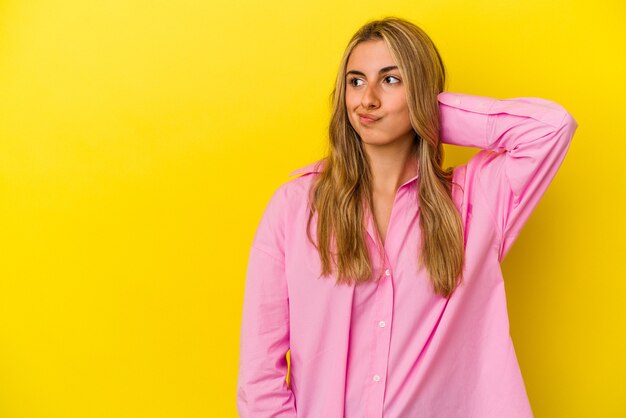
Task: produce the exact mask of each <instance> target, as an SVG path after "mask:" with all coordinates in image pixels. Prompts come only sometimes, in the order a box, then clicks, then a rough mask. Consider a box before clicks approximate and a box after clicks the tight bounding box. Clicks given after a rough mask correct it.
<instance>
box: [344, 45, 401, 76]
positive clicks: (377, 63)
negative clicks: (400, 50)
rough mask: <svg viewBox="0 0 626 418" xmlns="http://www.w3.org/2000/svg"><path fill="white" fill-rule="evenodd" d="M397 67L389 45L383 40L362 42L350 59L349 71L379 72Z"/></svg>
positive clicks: (354, 49)
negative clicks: (388, 67) (390, 67)
mask: <svg viewBox="0 0 626 418" xmlns="http://www.w3.org/2000/svg"><path fill="white" fill-rule="evenodd" d="M390 65H396V62H395V61H394V60H393V58H392V57H391V53H390V52H389V48H388V47H387V44H386V43H385V41H383V40H382V39H376V40H369V41H364V42H360V43H359V44H357V46H355V47H354V48H353V49H352V52H350V56H349V57H348V63H347V71H350V70H360V71H372V72H375V71H378V70H379V69H380V68H382V67H386V66H390Z"/></svg>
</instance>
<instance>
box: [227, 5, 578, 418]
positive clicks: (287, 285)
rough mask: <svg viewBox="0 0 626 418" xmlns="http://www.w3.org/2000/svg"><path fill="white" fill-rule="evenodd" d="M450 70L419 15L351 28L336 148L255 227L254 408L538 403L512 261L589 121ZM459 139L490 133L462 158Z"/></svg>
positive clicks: (324, 410)
mask: <svg viewBox="0 0 626 418" xmlns="http://www.w3.org/2000/svg"><path fill="white" fill-rule="evenodd" d="M444 84H445V70H444V65H443V62H442V60H441V57H440V56H439V53H438V51H437V48H436V47H435V45H434V44H433V42H432V41H431V39H430V38H429V37H428V36H427V35H426V34H425V33H424V32H423V31H422V30H421V29H420V28H419V27H417V26H415V25H414V24H412V23H410V22H407V21H405V20H403V19H399V18H395V17H389V18H385V19H382V20H378V21H372V22H369V23H367V24H366V25H364V26H363V27H362V28H360V29H359V30H358V32H357V33H356V34H355V35H354V36H353V38H352V39H351V40H350V43H349V44H348V46H347V48H346V51H345V53H344V56H343V59H342V61H341V65H340V68H339V72H338V76H337V82H336V86H335V88H334V90H333V104H332V119H331V123H330V128H329V151H328V155H327V156H326V157H325V158H323V159H322V160H319V161H316V162H313V163H311V164H309V165H307V166H305V167H302V168H300V169H298V170H296V171H294V172H293V173H292V174H293V175H295V174H299V175H300V176H298V177H295V178H294V179H291V180H289V181H287V182H285V183H284V184H283V185H281V186H280V187H278V188H277V189H276V191H275V192H274V194H273V196H272V197H271V199H270V201H269V203H268V205H267V207H266V209H265V212H264V213H263V216H262V218H261V220H260V223H259V225H258V229H257V231H256V234H255V236H254V241H253V243H252V248H251V250H250V256H249V264H248V270H247V277H246V285H245V292H244V306H243V318H242V325H241V351H240V363H239V376H238V387H237V409H238V411H239V415H240V416H241V417H248V418H252V417H259V418H260V417H296V416H297V417H300V418H342V417H347V418H352V417H359V418H361V417H366V418H370V417H371V418H373V417H389V418H405V417H406V418H412V417H424V418H434V417H443V418H457V417H458V418H467V417H476V418H491V417H493V418H503V417H506V418H516V417H520V418H522V417H523V418H526V417H532V410H531V408H530V405H529V402H528V397H527V395H526V390H525V386H524V382H523V379H522V375H521V373H520V369H519V365H518V362H517V359H516V355H515V351H514V348H513V345H512V341H511V337H510V334H509V322H508V315H507V308H506V298H505V291H504V284H503V277H502V271H501V268H500V263H501V262H502V260H503V259H504V257H505V255H506V254H507V252H508V251H509V249H510V248H511V246H512V244H513V242H514V241H515V239H516V237H517V236H518V234H519V233H520V230H521V228H522V226H523V225H524V223H525V222H526V220H527V219H528V218H529V216H530V214H531V212H532V210H533V209H534V208H535V207H536V205H537V203H538V201H539V200H540V198H541V196H542V195H543V194H544V192H545V191H546V189H547V187H548V185H549V183H550V182H551V180H552V178H553V177H554V176H555V174H556V172H557V169H558V168H559V166H560V165H561V163H562V162H563V159H564V158H565V154H566V152H567V150H568V148H569V145H570V142H571V140H572V137H573V135H574V132H575V130H576V128H577V126H578V125H577V123H576V121H575V120H574V118H573V117H572V116H571V115H570V114H569V113H568V112H567V111H566V110H565V109H564V108H563V107H562V106H561V105H559V104H557V103H555V102H552V101H549V100H546V99H540V98H514V99H504V100H499V99H495V98H490V97H485V96H474V95H469V94H463V93H452V92H444ZM442 143H447V144H454V145H460V146H469V147H476V148H480V149H481V150H480V151H478V152H477V153H476V154H475V155H474V156H473V157H472V158H471V159H470V160H469V161H468V162H467V163H466V164H463V165H459V166H457V167H455V168H448V169H447V170H444V169H442V167H441V164H442V160H443V148H442ZM288 350H289V351H290V365H291V367H290V370H289V371H290V373H289V378H288V379H287V380H286V378H287V372H288V368H287V360H286V358H285V355H286V353H287V351H288Z"/></svg>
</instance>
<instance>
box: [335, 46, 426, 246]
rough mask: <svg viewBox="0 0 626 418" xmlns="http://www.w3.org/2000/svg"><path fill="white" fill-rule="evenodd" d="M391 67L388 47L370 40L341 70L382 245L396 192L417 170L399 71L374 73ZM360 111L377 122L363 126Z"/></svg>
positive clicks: (348, 110)
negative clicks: (368, 174) (370, 182)
mask: <svg viewBox="0 0 626 418" xmlns="http://www.w3.org/2000/svg"><path fill="white" fill-rule="evenodd" d="M390 66H396V63H395V61H394V60H393V59H392V57H391V54H390V52H389V49H388V48H387V45H386V44H385V42H384V41H382V40H373V41H366V42H361V43H360V44H358V45H357V46H356V47H355V48H354V49H353V50H352V53H351V54H350V57H349V59H348V65H347V69H346V110H347V113H348V118H349V120H350V124H351V125H352V127H353V128H354V129H355V130H356V132H357V133H358V134H359V136H360V137H361V140H362V142H363V147H364V149H365V152H366V154H367V156H368V159H369V161H370V166H371V170H372V174H373V191H372V192H373V197H374V212H375V213H374V216H375V218H376V222H377V224H378V229H379V234H380V235H381V239H382V240H383V242H384V240H385V236H386V231H387V226H388V223H389V217H390V215H391V208H392V206H393V201H394V199H395V195H396V192H397V190H398V188H399V187H400V186H401V185H402V184H403V183H405V182H406V181H408V180H409V179H410V178H412V177H413V176H415V173H416V171H417V166H416V161H415V160H414V159H413V158H410V157H411V155H410V151H411V142H412V141H413V135H414V131H413V128H412V126H411V122H410V119H409V110H408V105H407V101H406V91H405V87H404V83H403V81H402V78H401V76H400V71H398V69H397V68H396V69H391V70H386V71H385V72H383V73H380V74H379V71H380V70H381V69H383V68H385V67H390ZM354 72H357V73H354ZM359 113H370V114H374V115H376V116H378V117H379V118H380V119H378V120H377V121H376V122H374V123H370V124H367V123H365V122H363V121H362V120H361V119H360V117H359Z"/></svg>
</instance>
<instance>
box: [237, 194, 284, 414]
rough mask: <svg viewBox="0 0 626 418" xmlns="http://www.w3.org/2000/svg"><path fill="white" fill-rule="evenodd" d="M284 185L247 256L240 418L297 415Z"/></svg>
mask: <svg viewBox="0 0 626 418" xmlns="http://www.w3.org/2000/svg"><path fill="white" fill-rule="evenodd" d="M284 203H285V198H284V187H280V188H278V189H277V190H276V191H275V192H274V194H273V195H272V197H271V199H270V201H269V203H268V204H267V206H266V208H265V211H264V213H263V215H262V217H261V220H260V222H259V225H258V227H257V230H256V233H255V236H254V239H253V243H252V247H251V248H250V254H249V259H248V267H247V272H246V283H245V290H244V300H243V314H242V323H241V331H240V357H239V373H238V381H237V411H238V413H239V416H240V417H242V418H257V417H258V418H261V417H263V418H267V417H284V418H288V417H289V418H290V417H295V416H296V406H295V397H294V395H293V392H292V391H291V389H290V388H289V387H288V386H287V383H286V380H285V379H286V377H287V359H286V357H285V356H286V354H287V351H288V350H289V301H288V293H287V281H286V277H285V263H284V247H283V245H284V210H285V206H284Z"/></svg>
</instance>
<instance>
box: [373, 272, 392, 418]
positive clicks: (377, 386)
mask: <svg viewBox="0 0 626 418" xmlns="http://www.w3.org/2000/svg"><path fill="white" fill-rule="evenodd" d="M392 309H393V281H392V280H391V270H390V269H386V270H385V278H384V279H383V280H381V281H380V282H379V284H378V288H377V290H376V300H375V309H374V315H375V318H385V319H384V320H383V319H379V320H378V321H377V322H375V326H376V328H377V332H376V338H374V347H373V350H374V357H373V362H372V369H371V374H370V377H371V379H372V380H371V385H370V387H369V390H368V395H367V397H366V403H367V408H366V409H367V413H366V418H370V417H371V418H373V417H380V416H382V413H383V403H384V396H385V386H386V376H387V367H388V356H389V343H390V340H391V334H390V328H389V327H388V326H387V325H388V324H391V322H390V321H391V320H392Z"/></svg>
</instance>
